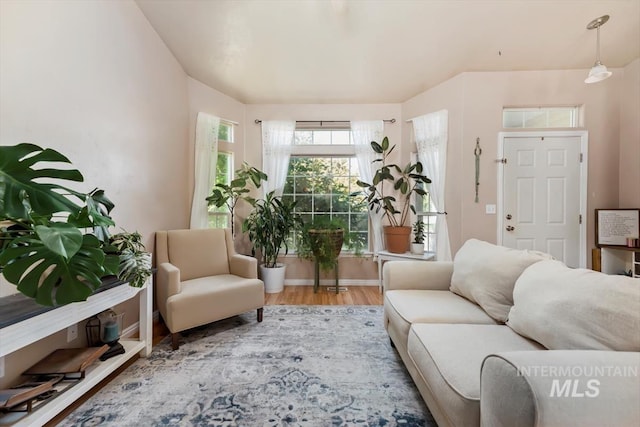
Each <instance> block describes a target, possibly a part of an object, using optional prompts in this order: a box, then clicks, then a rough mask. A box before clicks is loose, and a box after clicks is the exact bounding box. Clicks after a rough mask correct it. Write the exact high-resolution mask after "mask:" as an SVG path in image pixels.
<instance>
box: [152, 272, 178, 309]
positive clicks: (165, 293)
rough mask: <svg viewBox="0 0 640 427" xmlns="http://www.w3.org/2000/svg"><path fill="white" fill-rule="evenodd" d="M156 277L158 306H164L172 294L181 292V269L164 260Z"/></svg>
mask: <svg viewBox="0 0 640 427" xmlns="http://www.w3.org/2000/svg"><path fill="white" fill-rule="evenodd" d="M156 277H157V283H156V294H157V297H158V302H159V303H158V306H163V305H164V304H165V302H166V301H167V299H168V298H169V297H170V296H172V295H176V294H179V293H180V290H181V286H180V269H178V267H176V266H175V265H173V264H170V263H168V262H163V263H162V264H160V265H159V266H158V273H157V276H156ZM160 302H162V303H160Z"/></svg>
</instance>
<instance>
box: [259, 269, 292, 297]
mask: <svg viewBox="0 0 640 427" xmlns="http://www.w3.org/2000/svg"><path fill="white" fill-rule="evenodd" d="M286 269H287V266H286V265H284V264H276V267H275V268H267V267H265V266H264V265H261V266H260V279H262V281H263V282H264V291H265V292H266V293H268V294H277V293H278V292H282V290H283V289H284V274H285V271H286Z"/></svg>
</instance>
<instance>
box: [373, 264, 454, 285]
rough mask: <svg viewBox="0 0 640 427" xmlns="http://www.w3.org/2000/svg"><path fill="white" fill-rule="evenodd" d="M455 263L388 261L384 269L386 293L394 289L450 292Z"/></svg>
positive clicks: (383, 278) (383, 280)
mask: <svg viewBox="0 0 640 427" xmlns="http://www.w3.org/2000/svg"><path fill="white" fill-rule="evenodd" d="M452 275H453V263H452V262H445V261H427V262H425V261H388V262H386V263H385V264H384V268H383V269H382V283H383V286H384V290H385V291H389V290H392V289H425V290H448V289H449V286H450V285H451V276H452Z"/></svg>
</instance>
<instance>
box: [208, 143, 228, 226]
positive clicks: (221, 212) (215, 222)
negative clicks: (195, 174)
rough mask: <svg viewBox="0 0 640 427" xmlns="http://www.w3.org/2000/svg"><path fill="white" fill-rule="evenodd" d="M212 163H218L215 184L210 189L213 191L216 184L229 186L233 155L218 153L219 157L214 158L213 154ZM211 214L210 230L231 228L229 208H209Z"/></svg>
mask: <svg viewBox="0 0 640 427" xmlns="http://www.w3.org/2000/svg"><path fill="white" fill-rule="evenodd" d="M211 157H212V159H211V161H212V162H213V161H215V162H216V175H215V177H213V178H214V179H213V182H211V183H210V187H211V188H212V189H213V187H214V186H215V184H229V183H230V182H231V175H232V167H233V166H232V165H233V155H232V154H231V153H225V152H223V151H219V152H218V156H217V157H216V158H215V160H214V158H213V153H212V154H211ZM207 210H208V212H209V227H210V228H227V227H230V226H231V225H230V216H231V214H230V213H229V209H228V208H227V206H220V207H219V208H218V207H215V206H209V207H208V208H207Z"/></svg>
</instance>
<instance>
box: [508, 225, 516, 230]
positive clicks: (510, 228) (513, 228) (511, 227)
mask: <svg viewBox="0 0 640 427" xmlns="http://www.w3.org/2000/svg"><path fill="white" fill-rule="evenodd" d="M515 229H516V228H515V227H513V226H511V225H507V231H513V230H515Z"/></svg>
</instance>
